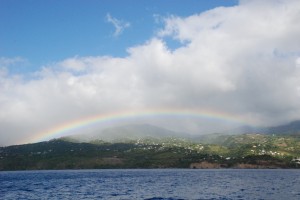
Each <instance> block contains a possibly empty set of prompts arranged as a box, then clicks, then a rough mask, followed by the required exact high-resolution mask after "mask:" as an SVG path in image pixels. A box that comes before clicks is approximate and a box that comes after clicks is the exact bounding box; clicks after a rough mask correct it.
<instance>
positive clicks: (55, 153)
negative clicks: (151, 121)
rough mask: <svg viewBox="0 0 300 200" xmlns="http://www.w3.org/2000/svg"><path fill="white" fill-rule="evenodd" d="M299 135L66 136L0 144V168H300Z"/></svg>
mask: <svg viewBox="0 0 300 200" xmlns="http://www.w3.org/2000/svg"><path fill="white" fill-rule="evenodd" d="M299 157H300V139H299V137H295V136H288V135H284V136H280V135H279V136H278V135H262V134H243V135H226V136H225V135H217V136H214V138H209V143H207V141H205V140H203V141H201V140H200V139H199V141H196V140H189V139H183V138H178V137H165V138H150V137H148V138H143V139H136V140H130V141H126V142H118V143H114V142H105V141H102V140H93V141H91V142H88V143H87V142H86V143H81V142H78V141H76V140H70V139H69V138H61V139H55V140H51V141H48V142H40V143H35V144H25V145H15V146H8V147H1V148H0V170H35V169H100V168H189V167H192V168H230V167H234V168H299V167H300V160H297V158H299Z"/></svg>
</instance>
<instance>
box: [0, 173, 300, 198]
mask: <svg viewBox="0 0 300 200" xmlns="http://www.w3.org/2000/svg"><path fill="white" fill-rule="evenodd" d="M0 199H5V200H6V199H73V200H74V199H152V200H154V199H160V200H162V199H168V200H175V199H224V200H225V199H251V200H252V199H272V200H273V199H280V200H281V199H284V200H291V199H300V170H282V169H276V170H266V169H264V170H246V169H245V170H244V169H224V170H220V169H216V170H215V169H214V170H203V169H201V170H200V169H199V170H198V169H150V170H149V169H141V170H58V171H14V172H0Z"/></svg>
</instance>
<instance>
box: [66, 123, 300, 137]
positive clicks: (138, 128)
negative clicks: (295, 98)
mask: <svg viewBox="0 0 300 200" xmlns="http://www.w3.org/2000/svg"><path fill="white" fill-rule="evenodd" d="M252 133H257V134H276V135H299V134H300V120H298V121H293V122H290V123H288V124H285V125H280V126H274V127H252V126H242V127H238V128H236V129H232V130H227V131H222V132H219V133H210V134H199V135H196V134H194V135H193V134H190V133H185V132H177V131H172V130H169V129H166V128H162V127H158V126H154V125H151V124H127V125H122V126H116V127H110V128H106V129H104V130H102V131H99V133H96V134H89V135H72V136H69V137H70V138H72V139H75V140H79V141H85V142H88V141H92V140H103V141H107V142H128V141H131V140H137V139H145V138H149V139H151V138H152V139H162V138H167V137H178V138H185V139H189V140H195V141H201V142H205V143H210V142H216V140H218V139H220V136H222V135H239V134H252ZM66 138H68V137H66Z"/></svg>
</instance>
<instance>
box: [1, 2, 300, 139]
mask: <svg viewBox="0 0 300 200" xmlns="http://www.w3.org/2000/svg"><path fill="white" fill-rule="evenodd" d="M299 10H300V2H299V1H297V0H290V1H283V0H267V1H259V0H243V1H240V4H239V5H238V6H234V7H218V8H215V9H213V10H209V11H207V12H204V13H200V14H196V15H192V16H189V17H185V18H183V17H179V16H169V17H166V18H165V19H164V23H165V24H164V27H163V29H161V30H159V31H158V32H157V35H155V36H153V38H150V39H149V40H148V41H147V42H145V43H144V44H142V45H138V46H133V47H130V48H128V49H127V51H128V56H127V57H124V58H120V57H109V56H98V57H73V58H66V59H65V60H62V61H59V62H56V63H53V64H51V65H49V66H44V67H43V68H42V69H41V70H40V71H36V72H34V74H33V75H32V77H33V78H32V77H31V78H30V79H28V78H26V77H22V76H21V75H10V74H9V73H7V68H8V67H7V66H1V67H2V68H1V70H0V141H1V145H7V144H16V143H19V142H20V141H26V138H30V137H31V136H32V135H33V134H37V133H38V132H41V131H43V130H45V129H47V128H49V127H53V126H57V125H58V124H61V123H65V122H66V121H71V120H75V119H78V118H82V117H84V116H91V115H95V114H101V113H109V112H118V111H124V110H137V111H138V110H143V109H151V108H164V107H168V108H172V107H174V108H185V109H191V110H193V109H197V110H201V109H212V110H217V111H222V112H224V113H232V114H234V115H236V116H239V117H241V118H243V119H249V120H251V121H252V122H254V124H255V125H276V124H281V123H285V122H288V121H291V120H295V119H299V118H300V45H299V44H300V22H299V19H300V12H299ZM108 20H110V21H111V22H112V23H113V24H115V23H114V20H115V19H113V18H112V17H111V16H110V15H108ZM116 24H117V25H115V26H116V32H115V34H116V35H118V34H120V33H121V31H122V28H118V23H116ZM170 37H171V38H173V39H174V40H176V41H179V42H181V44H182V46H181V47H179V48H176V49H170V48H168V46H167V44H166V42H165V39H166V38H170ZM3 60H4V58H3ZM8 64H9V63H8ZM8 64H7V65H8ZM154 121H155V120H154ZM160 123H163V124H162V125H164V126H165V127H168V126H169V127H171V128H172V127H173V128H174V127H179V128H180V129H181V130H184V129H186V130H187V131H192V132H194V133H202V132H205V131H206V132H208V131H215V129H214V128H215V127H216V124H214V123H212V124H210V122H207V121H206V122H205V124H203V123H201V122H199V120H198V121H197V120H195V121H193V119H187V120H182V121H181V122H178V121H176V123H174V122H173V123H172V120H171V119H168V120H166V121H165V122H161V121H160ZM220 126H221V125H220Z"/></svg>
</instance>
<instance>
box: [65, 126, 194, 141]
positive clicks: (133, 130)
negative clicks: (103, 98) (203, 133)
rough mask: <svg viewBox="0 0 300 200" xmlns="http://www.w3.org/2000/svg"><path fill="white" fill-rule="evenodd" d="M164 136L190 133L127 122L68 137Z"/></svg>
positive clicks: (188, 135)
mask: <svg viewBox="0 0 300 200" xmlns="http://www.w3.org/2000/svg"><path fill="white" fill-rule="evenodd" d="M166 137H184V138H186V137H187V138H190V134H188V133H183V132H176V131H172V130H168V129H166V128H162V127H158V126H154V125H151V124H127V125H122V126H115V127H110V128H106V129H104V130H101V131H99V133H93V134H89V135H73V136H70V138H73V139H76V140H79V141H80V140H81V141H91V140H103V141H107V142H128V141H131V140H137V139H141V138H149V139H150V138H152V139H161V138H166Z"/></svg>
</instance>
